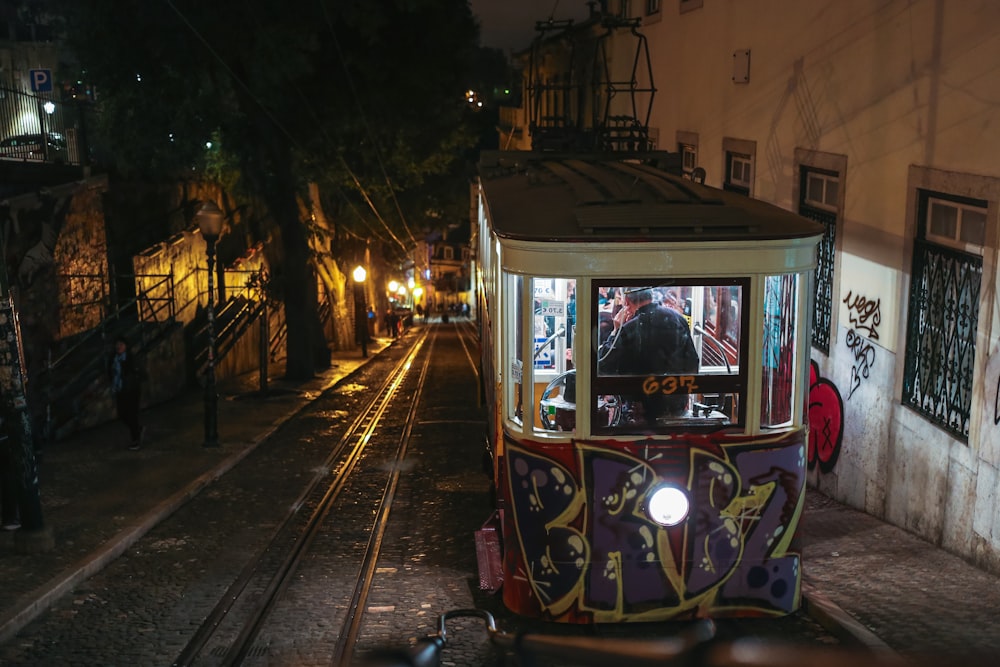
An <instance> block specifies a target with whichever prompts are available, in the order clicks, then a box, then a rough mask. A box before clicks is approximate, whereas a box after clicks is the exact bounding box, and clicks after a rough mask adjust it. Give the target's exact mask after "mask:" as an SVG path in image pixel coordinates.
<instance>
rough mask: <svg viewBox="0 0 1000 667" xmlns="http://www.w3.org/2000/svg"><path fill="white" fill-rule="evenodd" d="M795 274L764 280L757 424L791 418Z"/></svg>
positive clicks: (779, 422) (784, 420) (773, 424)
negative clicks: (761, 369) (759, 394)
mask: <svg viewBox="0 0 1000 667" xmlns="http://www.w3.org/2000/svg"><path fill="white" fill-rule="evenodd" d="M797 290H798V276H795V275H781V276H769V277H767V278H765V280H764V331H763V336H762V340H763V350H762V355H761V359H762V363H763V374H762V378H763V380H762V386H761V399H760V423H761V426H765V427H767V426H770V427H774V426H781V425H783V424H787V423H788V422H790V421H792V401H793V399H794V397H795V382H794V380H795V368H796V363H795V361H796V360H795V320H796V316H797V309H796V304H797V303H798V301H797V298H798V294H797Z"/></svg>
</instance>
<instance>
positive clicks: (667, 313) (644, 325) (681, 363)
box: [598, 287, 699, 424]
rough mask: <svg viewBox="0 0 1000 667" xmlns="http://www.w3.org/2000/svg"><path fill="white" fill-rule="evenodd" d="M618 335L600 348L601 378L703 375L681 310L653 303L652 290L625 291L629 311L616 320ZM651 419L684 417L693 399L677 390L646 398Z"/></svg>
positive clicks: (649, 418) (646, 415) (644, 406)
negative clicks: (689, 399) (689, 401)
mask: <svg viewBox="0 0 1000 667" xmlns="http://www.w3.org/2000/svg"><path fill="white" fill-rule="evenodd" d="M614 325H615V332H614V334H612V336H611V337H609V339H608V340H607V341H606V342H605V344H604V345H603V346H602V347H601V350H600V352H599V355H598V372H599V373H600V374H601V375H646V376H656V375H667V374H690V373H697V372H698V366H699V362H698V353H697V351H695V349H694V341H692V340H691V332H690V331H689V330H688V327H687V322H686V321H685V320H684V317H683V316H682V315H681V314H680V313H678V312H677V311H674V310H671V309H670V308H667V307H665V306H663V305H661V304H659V303H655V302H654V301H653V291H652V289H651V288H649V287H640V288H636V289H633V290H631V291H627V292H626V293H625V307H624V308H623V309H622V310H621V311H620V312H619V313H618V314H617V315H616V316H615V320H614ZM641 403H642V406H643V412H644V415H645V417H646V421H647V422H648V423H650V424H654V423H655V422H656V418H657V417H659V416H661V415H668V416H680V415H683V414H684V412H685V411H686V410H687V404H688V396H687V394H686V393H683V392H678V393H674V394H669V395H664V394H662V393H659V392H658V393H655V394H652V395H650V396H643V397H642V398H641Z"/></svg>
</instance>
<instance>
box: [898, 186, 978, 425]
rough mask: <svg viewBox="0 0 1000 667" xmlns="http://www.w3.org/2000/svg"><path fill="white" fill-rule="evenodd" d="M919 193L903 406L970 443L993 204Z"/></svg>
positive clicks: (937, 194)
mask: <svg viewBox="0 0 1000 667" xmlns="http://www.w3.org/2000/svg"><path fill="white" fill-rule="evenodd" d="M918 194H919V198H918V201H919V205H918V209H917V215H918V219H917V238H916V240H915V241H914V246H913V271H912V276H913V280H912V282H911V284H910V311H909V318H908V322H907V330H906V358H905V366H904V369H905V370H904V376H903V396H902V403H903V405H906V406H909V407H911V408H913V409H914V410H916V411H917V412H919V413H920V414H922V415H923V416H924V417H926V418H927V419H929V420H930V421H931V422H932V423H934V424H937V425H938V426H940V427H941V428H944V429H946V430H947V431H949V432H951V433H952V434H954V435H955V436H956V437H957V438H959V439H961V440H963V441H966V442H968V439H969V415H970V412H971V408H972V376H973V371H974V369H975V360H976V327H977V325H978V323H979V294H980V287H981V280H982V274H983V259H982V248H983V244H984V242H985V229H986V206H987V204H986V202H984V201H980V200H973V199H966V198H962V197H951V196H948V195H944V194H940V193H933V192H929V191H926V190H920V191H919V192H918Z"/></svg>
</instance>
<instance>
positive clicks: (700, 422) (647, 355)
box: [591, 279, 748, 434]
mask: <svg viewBox="0 0 1000 667" xmlns="http://www.w3.org/2000/svg"><path fill="white" fill-rule="evenodd" d="M747 285H748V281H747V280H746V279H720V280H707V281H699V282H697V283H687V282H678V281H670V282H667V283H665V282H663V281H662V280H659V279H649V280H647V281H628V282H624V281H613V282H601V283H596V284H595V285H594V294H593V303H594V307H593V312H592V313H591V322H592V330H593V331H596V332H597V337H598V340H597V345H596V347H597V349H596V351H595V352H594V358H593V368H594V371H593V379H592V386H593V390H594V397H595V398H594V404H593V406H592V409H593V416H592V418H591V419H592V425H593V430H594V432H595V433H605V434H612V433H619V434H641V433H648V432H663V431H668V430H670V429H671V428H677V427H683V428H693V427H694V428H696V427H699V426H702V427H706V428H720V427H724V426H730V425H739V424H740V423H741V421H742V418H741V412H740V410H741V407H742V405H743V403H744V399H743V391H744V388H745V386H746V377H745V375H746V368H745V365H744V364H743V363H742V360H743V359H744V358H745V356H746V350H745V341H746V336H745V335H744V331H745V328H746V326H747V321H748V319H747V316H746V313H744V308H743V299H744V294H745V290H746V289H747Z"/></svg>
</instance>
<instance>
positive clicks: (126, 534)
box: [0, 349, 382, 642]
mask: <svg viewBox="0 0 1000 667" xmlns="http://www.w3.org/2000/svg"><path fill="white" fill-rule="evenodd" d="M381 351H382V350H381V349H379V350H377V351H376V352H375V354H372V355H370V356H369V358H368V359H367V360H365V361H364V362H362V363H361V364H360V365H359V366H363V365H365V363H367V362H368V361H369V360H370V359H371V358H372V357H374V356H376V355H377V354H378V352H381ZM356 370H357V369H353V370H351V371H349V372H347V373H344V374H342V375H338V376H337V377H334V378H332V379H329V380H326V381H324V382H323V383H322V384H321V385H320V386H319V388H318V390H317V391H315V392H309V393H308V394H304V396H308V397H307V398H304V399H303V400H302V402H301V403H300V404H299V405H297V406H295V407H293V408H291V409H290V410H288V412H286V413H285V414H284V415H282V416H281V417H280V418H278V419H276V420H275V421H274V423H272V424H271V426H270V427H268V428H267V429H265V430H264V431H262V432H261V433H259V434H258V435H257V436H256V437H254V439H253V440H252V441H250V442H242V443H236V444H235V445H230V447H234V448H236V449H235V451H233V452H232V453H227V454H226V456H225V458H223V459H222V460H221V461H220V462H219V463H218V464H217V465H215V466H214V467H213V468H211V469H210V470H209V471H207V472H205V473H203V474H202V475H200V476H199V477H197V478H196V479H195V480H194V481H192V482H191V483H189V484H187V485H186V486H184V487H183V488H182V489H180V490H179V491H177V492H176V493H174V494H173V495H172V496H170V497H169V498H167V499H166V500H164V501H162V502H161V503H160V504H158V505H157V506H156V507H154V508H153V509H152V510H150V511H149V512H147V513H146V514H145V515H143V516H142V517H140V518H139V519H138V520H137V521H136V522H135V523H134V524H133V525H131V526H129V527H127V528H124V529H122V530H121V531H119V532H118V533H117V534H116V535H114V536H113V537H111V538H110V539H108V540H107V541H106V542H105V543H104V544H102V545H101V546H100V547H98V548H97V549H96V550H94V551H93V552H92V553H91V554H89V555H87V556H86V557H84V558H83V559H81V560H79V561H77V562H76V563H74V564H73V565H70V566H69V567H67V568H66V569H65V570H64V571H63V572H62V573H60V574H59V575H57V576H55V577H53V578H52V579H50V580H49V581H48V582H47V583H45V584H43V585H42V586H40V587H38V588H36V589H35V590H33V591H29V592H28V593H26V594H25V595H23V596H22V597H21V599H20V600H18V601H17V602H16V603H15V604H14V609H15V611H13V612H10V613H7V614H4V616H3V617H0V642H7V641H10V640H11V639H13V638H14V637H15V636H16V635H17V633H18V632H20V631H21V630H23V629H24V627H25V626H27V625H28V624H29V623H31V622H32V621H34V620H35V619H36V618H38V617H39V616H40V615H41V614H43V613H44V612H45V611H46V610H48V608H49V607H51V606H52V604H53V603H54V602H55V601H56V600H58V599H59V598H60V597H62V596H64V595H66V594H67V593H69V592H71V591H72V590H73V589H74V588H75V587H76V586H78V585H80V584H81V583H82V582H84V581H86V580H87V579H89V578H90V577H92V576H94V575H95V574H97V573H98V572H100V571H101V570H102V569H104V568H105V567H106V566H107V565H108V564H109V563H111V562H112V561H114V560H115V559H117V558H118V557H120V556H121V555H122V554H124V553H125V552H126V551H127V550H128V549H129V548H130V547H131V546H132V545H134V544H135V543H136V542H138V541H139V540H140V539H142V538H143V537H144V536H145V535H146V533H148V532H149V531H150V530H152V529H153V528H155V527H156V525H157V524H158V523H160V522H162V521H163V520H165V519H166V518H167V517H169V516H170V515H171V514H173V513H174V512H176V511H177V510H178V509H180V508H181V507H183V506H184V505H185V504H186V503H187V502H188V501H190V500H191V499H192V498H194V497H195V496H197V495H198V494H199V493H201V491H202V490H204V489H205V487H207V486H209V485H210V484H213V483H214V482H216V481H217V480H218V479H219V478H220V477H222V476H223V475H225V474H226V473H227V472H229V471H230V470H232V469H233V468H234V467H235V466H236V465H237V464H238V463H239V462H240V461H242V460H243V459H244V458H246V457H247V456H248V455H249V454H250V453H251V452H253V451H254V450H255V449H256V448H257V447H258V446H259V445H260V444H261V443H262V442H264V441H265V440H267V439H268V438H270V437H271V436H272V435H274V433H275V432H276V431H277V430H278V429H279V428H281V426H282V425H283V424H285V422H287V421H289V420H290V419H292V418H294V417H295V416H296V415H297V414H299V413H300V412H302V411H303V410H304V409H305V408H306V407H308V406H309V405H310V404H311V403H312V402H313V400H314V398H315V397H317V396H319V395H320V394H322V393H323V392H325V391H327V390H328V389H330V388H331V387H333V386H335V385H336V384H338V383H340V382H342V381H343V380H345V379H347V378H349V377H351V375H352V374H353V373H354V372H355V371H356ZM225 448H226V445H225V443H223V445H222V447H220V449H225Z"/></svg>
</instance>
